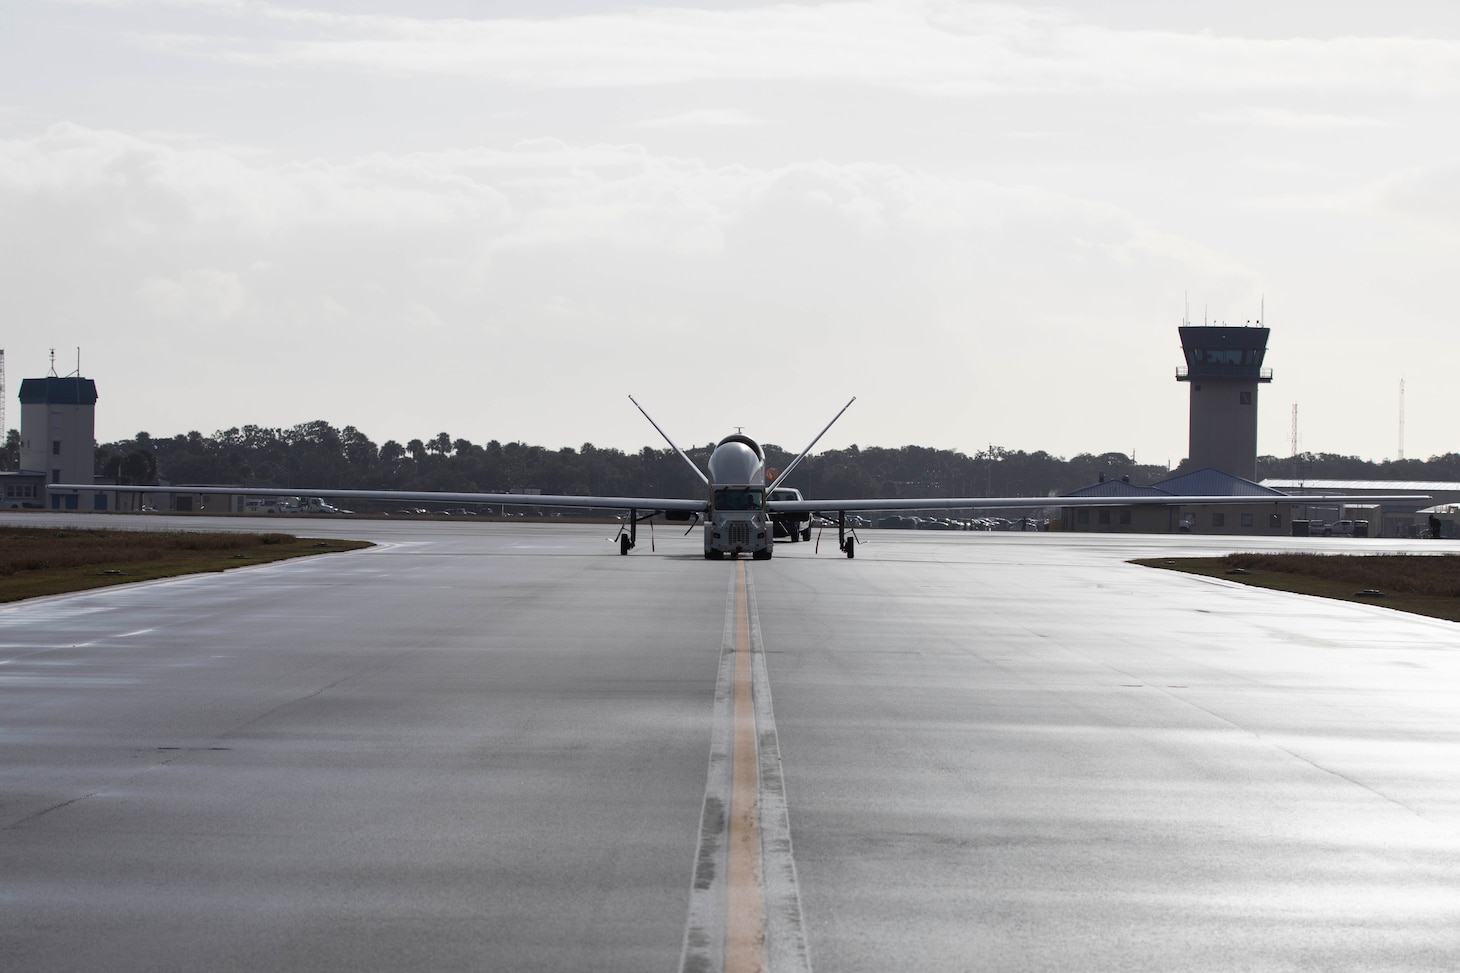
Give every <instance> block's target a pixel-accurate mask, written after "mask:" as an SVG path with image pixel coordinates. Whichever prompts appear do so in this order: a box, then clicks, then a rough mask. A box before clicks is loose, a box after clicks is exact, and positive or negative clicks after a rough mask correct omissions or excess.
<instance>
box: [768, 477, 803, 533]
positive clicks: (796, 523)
mask: <svg viewBox="0 0 1460 973" xmlns="http://www.w3.org/2000/svg"><path fill="white" fill-rule="evenodd" d="M769 499H771V500H800V499H802V498H801V491H800V490H796V489H793V488H791V487H776V488H775V489H774V490H772V491H771V495H770V498H769ZM771 526H772V529H773V530H774V531H775V536H777V537H789V538H790V539H791V542H792V543H795V542H796V541H809V540H811V514H809V513H787V514H771Z"/></svg>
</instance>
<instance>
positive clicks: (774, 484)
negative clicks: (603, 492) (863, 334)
mask: <svg viewBox="0 0 1460 973" xmlns="http://www.w3.org/2000/svg"><path fill="white" fill-rule="evenodd" d="M855 401H857V397H856V396H855V395H854V396H852V397H851V399H850V400H849V401H848V402H847V404H846V405H844V406H842V412H846V411H847V410H848V409H850V408H851V407H852V403H853V402H855ZM634 404H635V405H638V403H637V402H635V403H634ZM842 412H838V413H837V414H836V415H834V416H832V417H831V422H828V423H827V424H826V427H825V428H823V429H822V430H821V432H819V433H817V434H816V438H815V439H813V440H811V443H810V445H808V446H807V447H806V448H805V449H803V450H801V455H800V456H797V457H796V458H795V459H793V460H791V462H790V463H788V464H786V468H785V469H784V470H781V475H780V476H778V477H776V478H775V480H774V481H773V482H772V483H771V485H770V486H768V487H766V493H770V492H771V491H772V490H774V489H775V488H776V487H778V486H780V485H781V481H782V480H784V479H785V478H786V477H788V476H790V475H791V471H792V470H794V469H795V468H796V464H797V463H799V462H801V461H802V460H803V459H805V458H806V454H807V453H809V452H811V448H812V446H815V445H816V444H817V443H819V442H821V437H822V436H825V435H826V430H827V429H830V428H831V427H832V426H833V425H834V424H835V423H836V421H837V420H838V419H840V418H841V417H842ZM650 421H651V422H652V421H653V420H652V419H651V420H650Z"/></svg>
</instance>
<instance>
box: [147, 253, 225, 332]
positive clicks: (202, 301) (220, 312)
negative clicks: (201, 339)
mask: <svg viewBox="0 0 1460 973" xmlns="http://www.w3.org/2000/svg"><path fill="white" fill-rule="evenodd" d="M137 296H138V297H139V298H140V299H141V300H142V302H143V304H144V305H145V306H146V308H147V309H148V310H149V311H150V312H151V313H152V314H155V315H158V316H160V317H168V318H174V319H180V320H183V321H185V322H201V323H204V324H205V326H215V325H219V324H226V323H227V322H228V320H229V319H230V318H232V317H234V315H236V314H237V313H238V312H239V310H241V309H242V308H243V306H244V301H245V294H244V288H243V284H242V282H241V281H240V280H239V278H238V275H237V274H235V273H232V272H229V271H221V270H213V269H210V268H206V267H204V268H195V269H191V270H187V271H185V272H184V273H183V274H182V275H181V277H178V278H175V279H174V278H166V277H155V276H154V277H148V278H146V279H145V280H143V281H142V283H141V285H140V286H139V287H138V288H137Z"/></svg>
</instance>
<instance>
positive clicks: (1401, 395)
mask: <svg viewBox="0 0 1460 973" xmlns="http://www.w3.org/2000/svg"><path fill="white" fill-rule="evenodd" d="M1399 459H1404V376H1403V375H1401V376H1399Z"/></svg>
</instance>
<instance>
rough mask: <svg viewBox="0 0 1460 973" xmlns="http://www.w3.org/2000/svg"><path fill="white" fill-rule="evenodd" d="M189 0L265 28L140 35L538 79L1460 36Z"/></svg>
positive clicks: (1010, 13)
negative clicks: (350, 10) (442, 11)
mask: <svg viewBox="0 0 1460 973" xmlns="http://www.w3.org/2000/svg"><path fill="white" fill-rule="evenodd" d="M189 6H191V7H193V8H194V9H200V10H206V11H213V12H217V13H220V14H225V15H227V19H229V20H231V19H235V18H238V19H244V20H247V21H250V22H252V23H254V24H256V25H258V26H259V28H260V30H259V32H257V33H255V34H254V35H253V36H248V35H246V34H245V33H243V32H237V31H229V32H220V33H217V34H207V33H201V32H197V33H192V34H178V33H160V32H159V33H153V34H150V35H139V38H138V43H145V44H146V45H148V46H149V47H150V48H151V49H152V50H155V51H158V52H171V53H173V54H176V55H178V56H186V57H210V58H215V59H219V60H222V61H226V62H228V63H232V64H237V65H248V66H254V67H259V68H269V69H276V68H280V67H283V66H287V65H299V66H316V67H340V68H348V69H352V70H361V71H366V72H372V73H384V74H387V75H435V76H443V77H455V78H464V79H465V78H470V79H480V80H491V81H497V82H504V83H508V84H512V85H521V86H545V87H588V86H596V87H598V86H614V85H619V86H643V85H679V84H685V83H691V82H697V81H732V82H744V81H780V82H787V81H790V82H840V83H853V84H859V85H874V86H884V87H892V88H899V89H905V90H911V91H917V92H922V93H925V94H944V95H979V94H989V93H994V92H1012V91H1025V92H1064V93H1075V92H1089V91H1091V90H1107V91H1148V92H1172V91H1187V92H1197V91H1207V92H1240V91H1259V90H1270V89H1274V88H1283V89H1296V90H1314V89H1322V90H1351V89H1356V88H1363V89H1367V90H1386V91H1390V92H1405V93H1430V94H1433V93H1439V92H1447V93H1450V92H1454V91H1456V90H1457V88H1460V44H1457V43H1456V42H1455V41H1451V40H1447V39H1441V38H1427V37H1337V38H1332V39H1322V40H1320V39H1311V38H1293V39H1280V40H1269V39H1253V38H1245V37H1240V36H1223V35H1218V34H1214V33H1210V32H1177V31H1173V30H1131V29H1116V28H1111V27H1107V26H1102V25H1099V24H1096V23H1094V22H1091V21H1088V20H1082V19H1079V18H1078V17H1076V16H1075V15H1073V14H1069V13H1058V12H1053V11H1049V10H1041V9H1038V8H1031V7H1028V6H1024V5H1018V4H1009V3H972V4H963V5H950V4H947V3H941V2H935V0H927V2H923V3H902V2H890V0H868V2H847V3H823V4H789V3H788V4H775V5H758V6H749V7H745V8H741V9H736V10H710V9H686V8H674V7H639V8H631V9H628V10H622V11H618V12H610V13H597V14H580V15H576V16H553V17H543V18H538V19H529V18H521V17H518V18H492V17H486V18H480V19H429V18H413V17H406V16H388V15H368V14H334V13H327V12H322V11H310V10H300V9H296V8H290V7H284V6H280V5H276V4H268V3H247V4H245V3H216V4H213V3H210V4H205V5H196V4H193V5H189Z"/></svg>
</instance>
